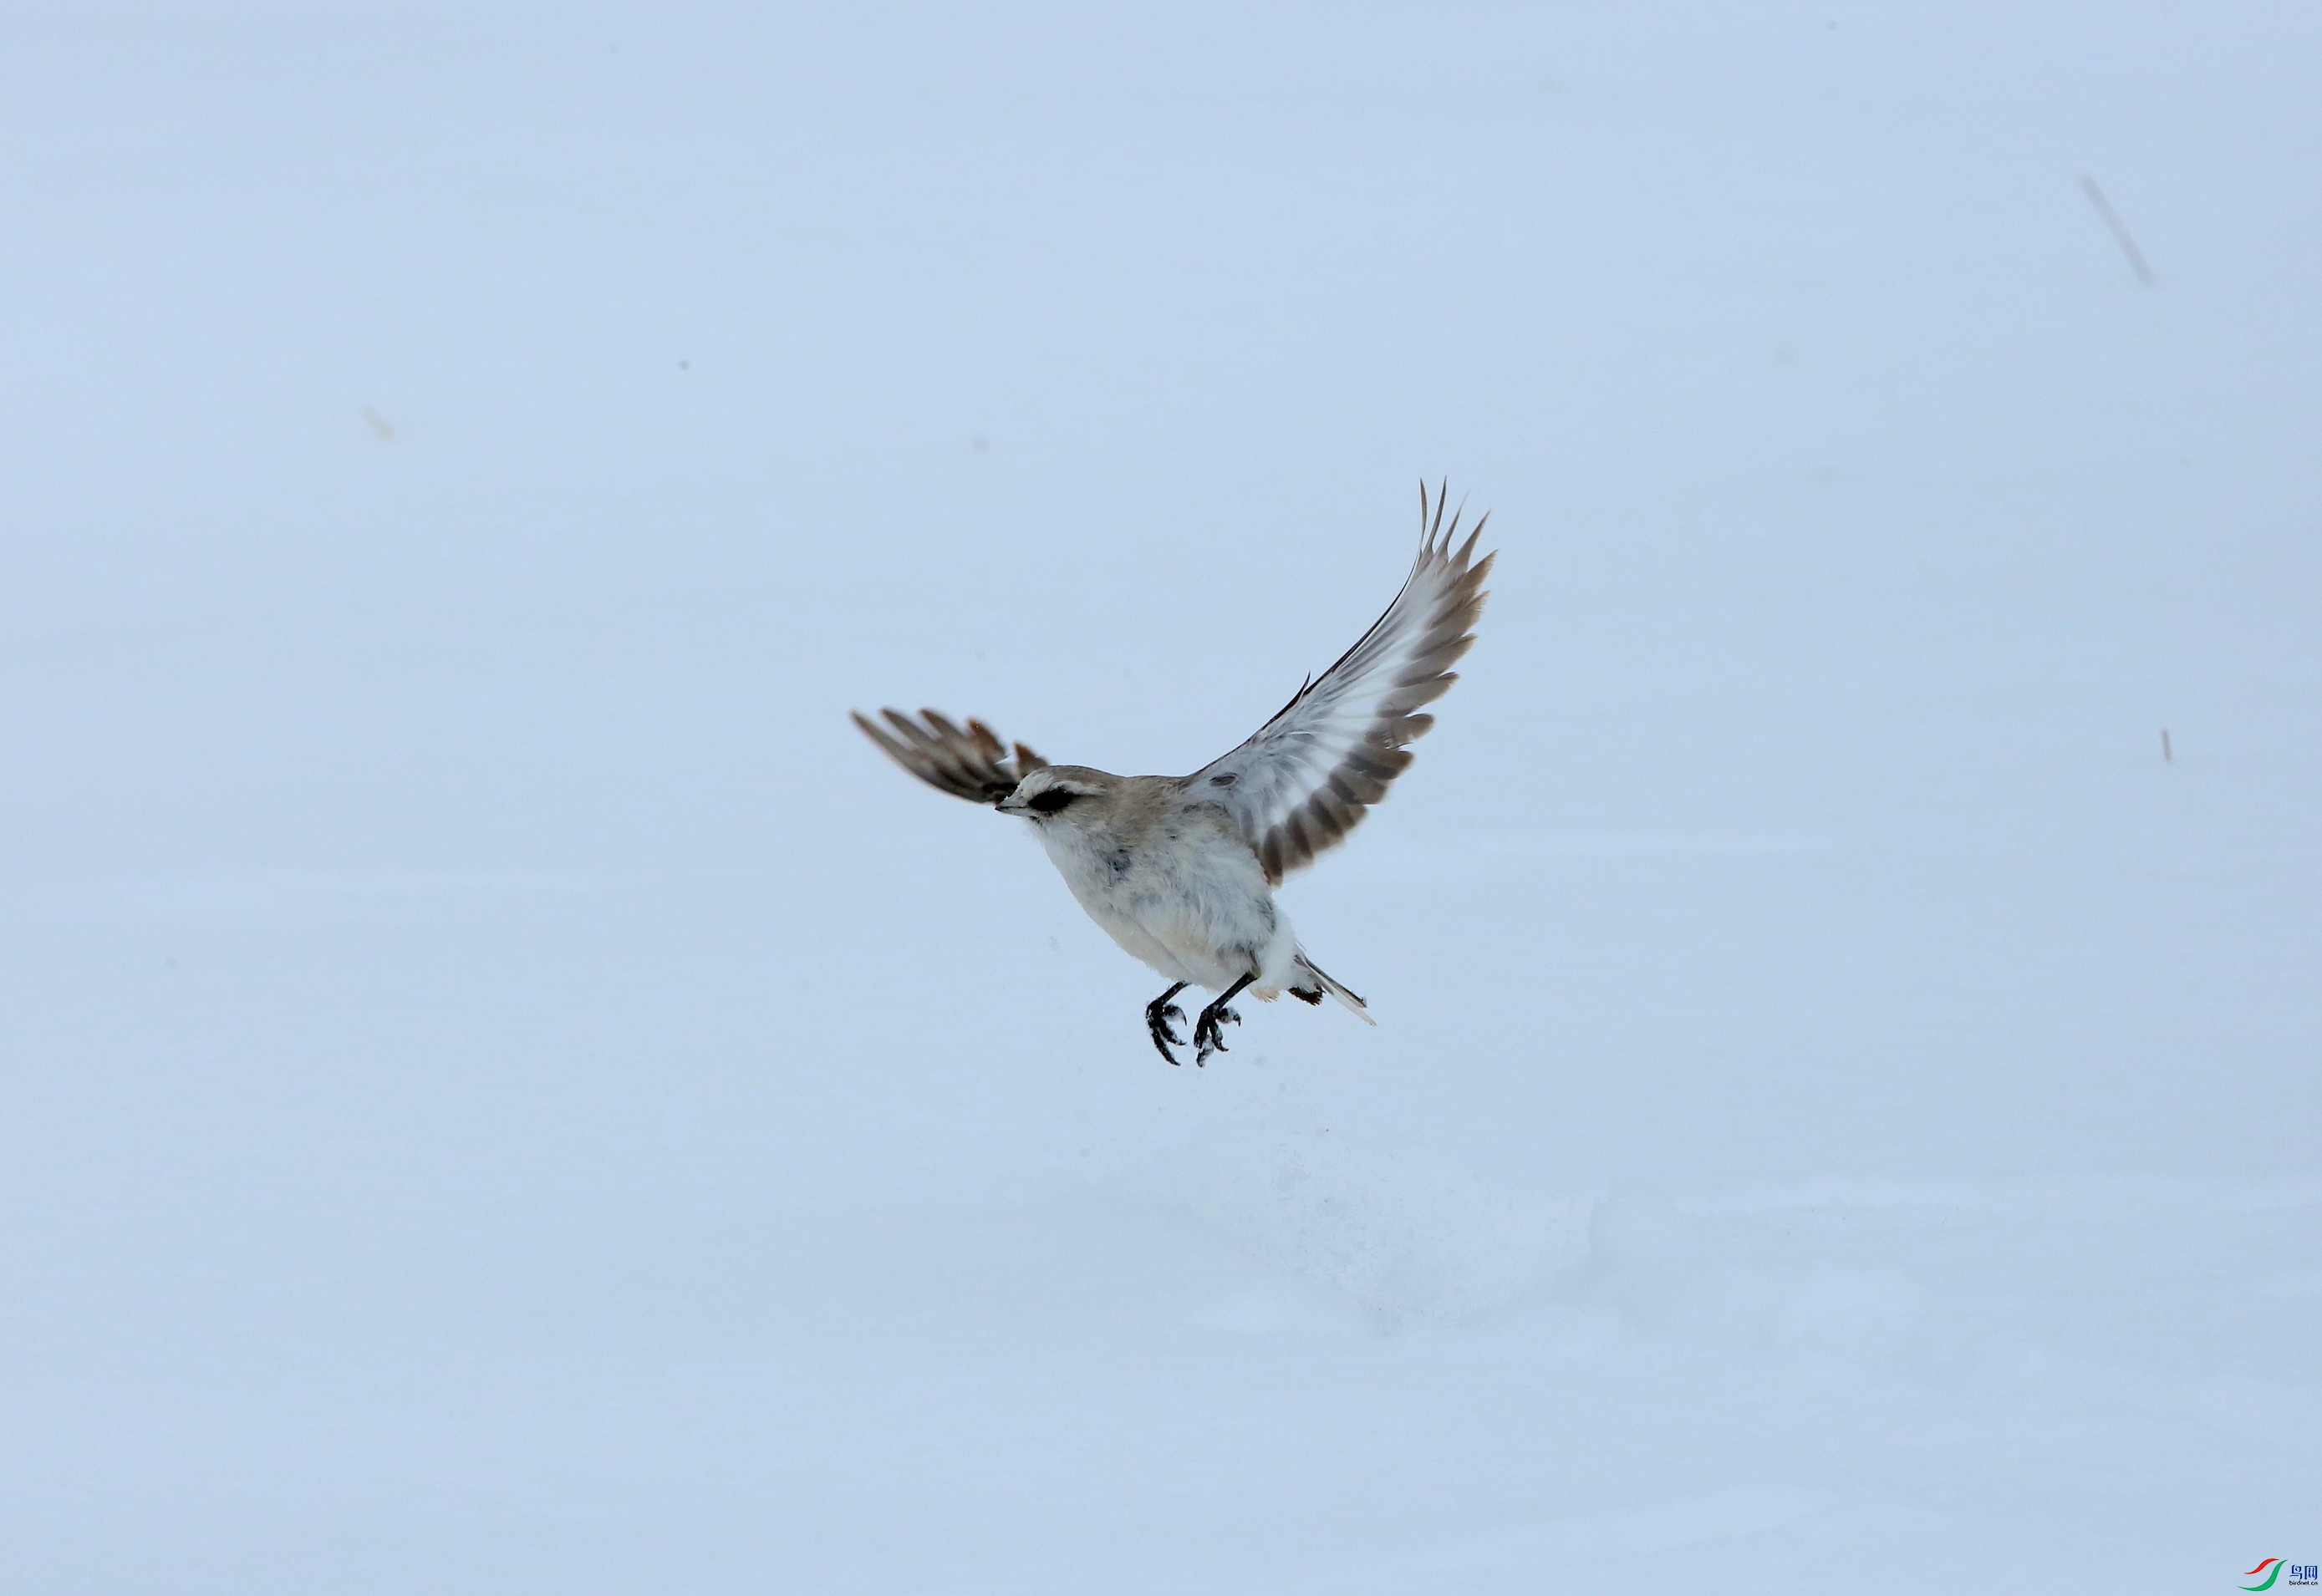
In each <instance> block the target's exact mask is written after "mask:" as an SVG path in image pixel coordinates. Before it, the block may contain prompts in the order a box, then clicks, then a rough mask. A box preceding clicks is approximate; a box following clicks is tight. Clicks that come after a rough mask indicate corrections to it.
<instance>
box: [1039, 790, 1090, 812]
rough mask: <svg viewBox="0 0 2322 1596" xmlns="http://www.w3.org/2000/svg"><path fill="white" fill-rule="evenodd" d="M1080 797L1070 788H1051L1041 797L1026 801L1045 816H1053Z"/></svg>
mask: <svg viewBox="0 0 2322 1596" xmlns="http://www.w3.org/2000/svg"><path fill="white" fill-rule="evenodd" d="M1080 796H1081V795H1080V794H1079V793H1076V792H1074V790H1073V789H1071V788H1069V787H1051V788H1050V789H1048V790H1047V791H1046V792H1044V793H1042V794H1041V795H1040V796H1039V797H1038V798H1028V799H1026V800H1025V801H1026V802H1027V803H1028V804H1029V805H1030V806H1031V807H1033V808H1035V809H1038V810H1039V811H1040V813H1041V814H1043V815H1053V814H1055V813H1056V811H1057V810H1059V809H1061V808H1063V807H1065V805H1066V804H1069V803H1071V802H1072V801H1073V800H1074V798H1078V797H1080Z"/></svg>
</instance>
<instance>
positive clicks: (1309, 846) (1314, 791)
mask: <svg viewBox="0 0 2322 1596" xmlns="http://www.w3.org/2000/svg"><path fill="white" fill-rule="evenodd" d="M1447 486H1448V485H1447ZM1445 497H1446V495H1445V493H1444V492H1443V490H1441V489H1438V491H1437V493H1436V495H1435V497H1434V498H1433V499H1432V500H1430V498H1429V496H1428V492H1427V488H1426V486H1425V485H1424V484H1422V485H1421V487H1420V490H1419V525H1420V542H1419V558H1418V559H1417V560H1416V561H1413V562H1412V568H1411V575H1410V576H1408V577H1407V578H1405V579H1404V580H1403V590H1402V591H1401V592H1400V593H1397V594H1396V595H1395V597H1394V603H1393V604H1390V605H1389V606H1387V608H1386V613H1385V615H1383V616H1379V618H1378V619H1377V620H1376V621H1375V622H1373V623H1372V625H1371V629H1370V630H1369V631H1367V632H1366V633H1364V634H1362V637H1361V639H1360V640H1359V641H1358V642H1357V643H1356V644H1355V646H1354V647H1352V648H1350V649H1348V651H1347V652H1345V653H1344V654H1342V655H1340V656H1339V662H1338V663H1337V664H1335V665H1333V666H1331V667H1330V669H1329V670H1325V671H1324V672H1322V674H1321V676H1320V677H1318V678H1313V679H1309V680H1308V681H1307V683H1306V685H1305V686H1303V687H1302V688H1300V689H1298V691H1297V692H1296V693H1295V694H1294V695H1293V696H1292V698H1291V699H1290V702H1289V703H1287V704H1284V706H1283V707H1282V708H1281V709H1280V710H1279V711H1278V712H1277V713H1276V714H1275V716H1274V718H1273V719H1271V720H1269V721H1267V722H1266V724H1265V725H1262V726H1260V727H1259V728H1258V729H1257V734H1256V735H1255V736H1253V737H1251V738H1250V739H1249V741H1248V742H1247V743H1243V744H1242V745H1241V746H1240V747H1239V748H1237V749H1235V750H1234V751H1233V752H1230V753H1229V754H1227V755H1226V756H1225V757H1224V758H1222V759H1220V760H1216V761H1213V762H1211V763H1209V764H1206V765H1204V766H1202V768H1201V769H1200V770H1198V771H1194V772H1193V774H1192V775H1190V776H1115V775H1112V774H1111V773H1110V772H1107V771H1097V770H1091V769H1090V768H1089V767H1088V766H1086V765H1052V764H1050V763H1048V762H1047V761H1046V760H1044V759H1042V758H1041V757H1040V756H1039V755H1038V754H1037V753H1034V752H1032V751H1031V750H1030V749H1029V748H1027V747H1026V746H1025V745H1024V744H1023V743H1016V744H1015V745H1014V746H1013V748H1012V749H1011V748H1010V746H1009V745H1008V744H1005V743H1002V742H1001V740H1000V738H999V736H998V735H997V734H995V733H994V732H993V731H992V728H991V727H990V726H987V725H984V724H983V722H982V721H980V720H970V721H969V722H968V723H967V725H965V726H964V727H962V726H960V725H955V723H954V722H952V721H951V720H950V719H948V718H946V716H942V715H939V714H937V712H936V711H935V710H932V709H922V710H921V711H920V712H919V714H918V715H917V716H910V715H905V714H903V713H902V712H901V711H900V710H895V709H887V710H882V712H881V715H882V718H883V719H884V721H885V723H886V724H885V725H883V726H882V725H880V724H879V723H878V722H876V721H873V720H872V719H871V718H870V717H869V716H865V715H864V714H863V713H862V712H861V711H860V710H857V711H855V725H858V726H860V727H862V728H863V731H864V735H866V736H868V737H869V738H870V739H871V740H872V741H873V743H877V744H878V745H879V746H880V747H881V748H882V749H884V750H885V751H886V752H887V753H888V754H889V756H890V757H891V758H892V759H893V760H894V762H896V763H897V764H899V765H900V766H902V767H903V769H905V770H906V771H910V773H911V774H912V775H914V776H917V777H918V778H919V780H922V781H924V782H926V783H927V784H928V786H930V787H933V788H935V789H938V790H939V791H943V792H947V793H950V794H951V795H952V796H953V797H955V798H968V799H971V800H973V801H974V802H976V803H982V804H990V805H991V806H992V807H994V808H996V809H998V810H999V811H1000V812H1001V814H1003V815H1014V816H1019V817H1021V818H1023V819H1025V820H1027V821H1029V822H1030V823H1031V825H1032V828H1033V834H1035V835H1037V836H1038V838H1039V839H1040V844H1041V846H1043V847H1044V848H1046V849H1047V853H1048V857H1049V858H1050V859H1051V860H1052V861H1054V862H1055V863H1056V869H1057V870H1058V871H1060V872H1061V873H1062V874H1063V876H1064V878H1065V885H1066V886H1068V887H1070V888H1071V889H1072V893H1073V896H1074V898H1077V899H1079V900H1080V906H1081V907H1083V908H1084V909H1086V910H1087V911H1088V916H1089V918H1091V919H1092V920H1094V921H1095V922H1096V923H1097V924H1098V925H1099V926H1102V927H1103V928H1104V930H1105V933H1106V935H1110V936H1111V938H1112V940H1113V941H1115V942H1117V943H1119V944H1120V945H1121V947H1122V948H1123V949H1124V950H1125V951H1127V952H1128V953H1130V954H1132V955H1133V956H1135V957H1136V958H1138V959H1141V960H1143V961H1144V962H1146V963H1147V964H1148V965H1150V966H1152V968H1153V969H1154V970H1155V971H1157V972H1158V973H1159V974H1160V975H1161V976H1162V977H1164V978H1165V979H1166V980H1168V981H1169V982H1170V986H1169V990H1167V991H1166V992H1164V993H1162V994H1161V995H1160V996H1159V997H1158V998H1156V999H1153V1001H1152V1002H1150V1003H1148V1004H1147V1005H1146V1006H1145V1028H1146V1031H1147V1035H1150V1036H1151V1037H1152V1039H1153V1045H1154V1047H1155V1048H1156V1050H1157V1051H1158V1052H1159V1053H1160V1054H1161V1056H1162V1057H1163V1058H1165V1059H1167V1060H1168V1061H1169V1062H1171V1063H1172V1064H1175V1063H1176V1062H1178V1060H1177V1055H1176V1054H1175V1053H1173V1052H1171V1051H1170V1050H1171V1048H1173V1047H1182V1046H1184V1045H1185V1041H1184V1037H1182V1036H1180V1035H1178V1034H1177V1033H1176V1031H1175V1029H1174V1028H1173V1024H1172V1022H1175V1021H1182V1020H1183V1019H1184V1017H1185V1011H1184V1009H1182V1008H1178V1007H1177V1005H1176V1003H1175V1001H1174V999H1175V998H1176V996H1177V994H1178V993H1180V992H1182V991H1184V990H1185V989H1186V988H1187V987H1196V986H1197V987H1201V988H1202V989H1204V990H1208V991H1212V992H1216V993H1217V994H1218V997H1217V999H1215V1000H1214V1001H1213V1002H1211V1003H1210V1004H1209V1005H1208V1006H1207V1007H1206V1008H1203V1009H1202V1012H1201V1016H1200V1017H1199V1018H1198V1019H1196V1020H1195V1021H1194V1024H1193V1062H1195V1063H1197V1064H1200V1063H1206V1062H1208V1061H1209V1057H1210V1055H1211V1053H1224V1052H1226V1051H1227V1048H1226V1043H1225V1032H1224V1027H1225V1026H1227V1025H1239V1024H1240V1023H1241V1017H1240V1016H1239V1015H1238V1014H1236V1013H1235V1012H1234V1011H1233V1010H1232V1009H1231V1008H1229V1007H1227V1005H1228V1004H1230V1002H1231V1001H1232V1000H1233V999H1235V998H1237V997H1239V995H1240V994H1241V993H1242V992H1243V991H1244V990H1248V992H1249V993H1250V995H1251V996H1253V997H1255V998H1257V999H1261V1000H1263V1001H1266V1002H1272V1001H1273V1000H1274V999H1276V998H1278V997H1280V996H1281V995H1282V994H1283V993H1284V992H1285V991H1286V992H1288V993H1289V994H1290V995H1291V996H1292V997H1294V998H1299V999H1303V1000H1305V1001H1306V1002H1308V1003H1313V1004H1319V1003H1321V1001H1322V998H1323V996H1324V994H1326V993H1327V994H1329V995H1330V997H1333V998H1335V999H1338V1000H1339V1002H1340V1003H1343V1004H1344V1005H1346V1006H1347V1008H1349V1009H1352V1010H1353V1011H1354V1013H1355V1014H1356V1015H1357V1016H1358V1017H1360V1018H1361V1019H1362V1020H1363V1022H1364V1023H1365V1024H1366V1025H1369V1024H1373V1023H1376V1022H1374V1021H1372V1019H1371V1017H1370V1016H1369V1015H1368V1014H1366V1013H1365V1012H1364V1010H1365V1009H1366V1008H1368V1005H1367V1004H1366V1003H1365V1002H1364V1001H1363V1000H1362V999H1360V998H1358V997H1357V996H1356V995H1355V994H1354V993H1353V992H1351V991H1349V990H1347V988H1346V987H1344V986H1342V985H1340V984H1339V982H1338V981H1336V980H1332V979H1331V978H1330V976H1329V975H1327V974H1325V973H1324V972H1323V971H1322V969H1321V966H1320V965H1318V964H1316V963H1315V962H1314V961H1313V960H1312V959H1311V958H1309V957H1307V955H1306V950H1305V949H1303V948H1302V947H1300V946H1299V945H1298V938H1297V935H1296V934H1295V933H1294V932H1293V931H1292V930H1291V928H1290V921H1289V919H1288V917H1285V916H1284V914H1283V913H1282V911H1281V910H1280V909H1279V908H1278V907H1275V902H1274V889H1275V888H1276V887H1278V886H1280V885H1281V884H1282V878H1283V877H1284V876H1285V875H1287V874H1288V873H1289V872H1290V871H1294V870H1299V869H1302V868H1303V867H1304V866H1306V865H1308V864H1311V863H1312V862H1313V860H1314V856H1315V855H1316V854H1318V853H1323V852H1324V851H1325V850H1327V849H1330V848H1332V847H1335V846H1336V845H1337V844H1339V842H1340V841H1341V840H1342V839H1343V838H1344V837H1345V836H1346V834H1347V833H1348V832H1349V831H1352V830H1353V829H1354V828H1355V826H1356V825H1358V823H1360V821H1361V820H1362V818H1363V816H1364V815H1365V813H1367V810H1368V808H1369V806H1371V805H1373V804H1375V803H1377V802H1378V801H1379V800H1380V799H1381V798H1385V796H1386V790H1387V786H1388V784H1389V783H1390V782H1392V781H1393V780H1394V779H1395V778H1396V777H1397V776H1400V775H1401V774H1403V768H1404V767H1405V766H1407V765H1409V764H1410V763H1411V760H1412V754H1411V749H1410V746H1409V745H1410V744H1411V743H1413V742H1415V741H1417V740H1418V739H1419V738H1420V737H1422V736H1423V735H1425V734H1426V733H1427V730H1428V728H1429V727H1430V726H1431V725H1434V724H1435V717H1434V716H1431V715H1421V714H1419V713H1417V711H1418V709H1419V707H1421V706H1422V705H1424V704H1429V703H1432V702H1433V701H1434V700H1435V699H1437V698H1440V697H1442V696H1443V694H1444V693H1445V692H1446V691H1447V690H1448V689H1449V688H1450V686H1451V684H1452V683H1453V682H1454V681H1456V680H1458V677H1457V676H1455V675H1454V674H1453V673H1452V671H1451V669H1450V667H1451V665H1452V664H1453V662H1454V661H1457V660H1458V658H1459V656H1460V655H1462V654H1464V653H1466V652H1467V650H1468V648H1469V646H1470V645H1471V644H1473V643H1474V642H1475V641H1476V639H1475V634H1473V632H1471V631H1470V630H1469V628H1471V627H1473V626H1474V625H1475V624H1476V616H1479V615H1481V614H1482V613H1483V609H1484V597H1485V593H1484V579H1485V577H1486V575H1488V574H1489V573H1490V571H1491V569H1492V560H1493V558H1494V557H1493V556H1492V555H1490V554H1486V555H1485V556H1484V557H1483V558H1482V559H1480V560H1477V559H1476V558H1475V552H1476V539H1477V538H1478V537H1479V536H1481V535H1482V534H1483V530H1484V521H1483V520H1478V521H1477V522H1476V525H1475V528H1474V530H1473V531H1471V532H1470V533H1468V534H1467V542H1466V543H1459V544H1458V547H1457V548H1456V549H1455V548H1454V547H1453V544H1454V543H1455V542H1456V541H1457V539H1458V535H1459V516H1458V514H1456V513H1455V514H1453V515H1452V516H1451V518H1450V524H1449V525H1448V526H1447V525H1446V524H1444V498H1445ZM1486 519H1488V517H1486Z"/></svg>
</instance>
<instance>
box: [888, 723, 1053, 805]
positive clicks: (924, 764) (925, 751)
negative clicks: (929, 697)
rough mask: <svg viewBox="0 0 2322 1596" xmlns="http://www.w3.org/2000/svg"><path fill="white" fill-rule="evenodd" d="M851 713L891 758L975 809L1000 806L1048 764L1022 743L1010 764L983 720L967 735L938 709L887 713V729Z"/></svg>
mask: <svg viewBox="0 0 2322 1596" xmlns="http://www.w3.org/2000/svg"><path fill="white" fill-rule="evenodd" d="M849 713H851V714H852V715H853V716H855V725H858V726H860V727H862V728H863V734H864V736H866V737H868V738H870V739H871V741H873V743H877V744H878V745H879V746H880V747H882V748H883V749H885V750H886V751H887V757H888V758H890V759H891V760H893V761H894V762H896V763H897V764H899V765H900V766H902V767H903V769H905V770H907V771H910V773H911V774H912V775H914V776H917V777H918V778H919V780H922V781H924V782H926V783H927V784H928V786H929V787H932V788H935V789H937V790H938V791H941V792H947V793H949V794H951V795H952V797H954V798H966V799H967V800H968V801H969V802H971V803H978V804H996V803H998V802H999V801H1000V800H1001V798H1006V797H1007V796H1008V795H1009V794H1010V793H1011V792H1013V791H1015V790H1016V784H1017V783H1018V782H1019V781H1021V780H1024V778H1025V777H1027V776H1028V775H1030V774H1031V773H1032V772H1033V771H1038V770H1043V769H1046V768H1047V763H1048V762H1047V760H1044V759H1042V758H1041V757H1040V756H1039V755H1038V754H1037V753H1035V752H1032V751H1031V750H1030V749H1028V748H1027V747H1025V746H1024V745H1023V744H1022V743H1017V744H1016V749H1015V756H1014V757H1013V758H1012V759H1011V758H1010V757H1009V750H1008V748H1007V746H1006V745H1005V744H1004V743H1001V741H1000V738H999V735H998V734H996V733H994V732H993V731H992V728H991V727H990V726H988V725H984V724H983V722H982V721H980V720H970V721H969V722H968V723H967V725H966V727H965V728H964V729H962V728H961V727H959V726H955V725H953V724H952V723H951V722H950V721H949V720H947V719H946V718H945V717H944V716H941V715H938V714H937V713H936V712H935V711H934V710H932V709H922V710H920V711H919V714H918V715H917V716H909V715H905V714H904V713H903V712H902V711H900V710H899V709H882V710H881V711H880V712H879V713H880V714H881V715H882V716H884V717H885V719H886V722H887V727H883V728H882V726H880V725H879V724H878V723H877V722H876V721H873V719H872V718H871V717H870V716H867V715H864V713H863V712H862V711H861V710H859V709H856V710H852V711H850V712H849ZM888 728H892V729H891V730H890V729H888Z"/></svg>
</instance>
